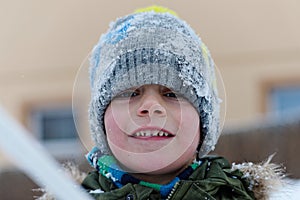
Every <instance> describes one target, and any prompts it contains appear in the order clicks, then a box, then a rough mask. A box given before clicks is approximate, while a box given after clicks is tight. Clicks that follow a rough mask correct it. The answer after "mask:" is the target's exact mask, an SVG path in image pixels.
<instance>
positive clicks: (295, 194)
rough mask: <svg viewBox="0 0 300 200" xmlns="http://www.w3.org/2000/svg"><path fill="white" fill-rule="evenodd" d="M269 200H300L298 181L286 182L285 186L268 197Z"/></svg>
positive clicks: (299, 184) (299, 180)
mask: <svg viewBox="0 0 300 200" xmlns="http://www.w3.org/2000/svg"><path fill="white" fill-rule="evenodd" d="M270 199H271V200H300V179H298V180H287V183H286V185H285V186H284V187H283V188H282V189H281V190H280V191H278V192H274V193H273V194H272V195H271V196H270Z"/></svg>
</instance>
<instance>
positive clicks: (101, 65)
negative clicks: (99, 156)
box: [89, 7, 220, 157]
mask: <svg viewBox="0 0 300 200" xmlns="http://www.w3.org/2000/svg"><path fill="white" fill-rule="evenodd" d="M154 8H155V9H153V7H152V8H150V9H146V10H142V12H139V13H134V14H130V15H128V16H125V17H122V18H119V19H117V20H116V22H114V23H111V25H110V28H109V30H108V31H107V32H106V33H105V34H103V35H102V36H101V37H100V40H99V42H98V43H97V44H96V46H95V47H94V49H93V51H92V55H91V58H90V82H91V102H90V107H89V119H90V128H91V133H92V137H93V139H94V141H95V143H96V145H97V147H98V148H99V149H100V150H101V152H102V153H103V154H110V150H109V148H108V144H107V139H106V136H105V128H104V113H105V110H106V108H107V106H108V105H109V104H110V102H111V100H112V98H114V97H115V96H116V95H117V94H118V93H119V92H121V91H124V90H126V89H128V88H131V87H139V86H142V85H146V84H160V85H163V86H165V87H168V88H170V89H172V90H174V91H175V92H177V93H179V94H181V95H183V96H184V97H185V98H186V99H187V100H188V101H189V102H190V103H191V104H192V105H193V106H194V107H195V108H196V110H197V111H198V113H199V116H200V122H201V142H200V144H199V148H198V149H199V157H202V156H203V155H205V154H207V153H208V152H209V151H211V150H213V149H214V145H215V144H216V142H217V140H218V138H219V135H220V130H219V111H220V107H219V103H220V100H219V98H218V93H217V87H216V79H215V72H214V70H215V69H214V68H215V65H214V62H213V60H212V58H211V56H210V53H209V51H208V49H207V47H206V46H205V44H204V43H203V42H202V41H201V39H200V38H199V37H198V36H197V35H196V34H195V32H194V31H193V30H192V29H191V27H190V26H189V25H188V24H187V23H186V22H184V21H182V20H181V19H179V18H178V17H176V16H175V15H174V14H171V13H170V12H164V10H165V9H161V7H154ZM161 10H163V12H158V11H161Z"/></svg>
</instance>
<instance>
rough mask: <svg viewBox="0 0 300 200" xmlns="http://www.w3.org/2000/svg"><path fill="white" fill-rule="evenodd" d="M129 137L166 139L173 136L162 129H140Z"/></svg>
mask: <svg viewBox="0 0 300 200" xmlns="http://www.w3.org/2000/svg"><path fill="white" fill-rule="evenodd" d="M131 137H133V138H136V139H168V138H172V137H174V135H173V134H171V133H167V132H165V131H162V130H141V131H138V132H136V133H134V134H133V135H132V136H131Z"/></svg>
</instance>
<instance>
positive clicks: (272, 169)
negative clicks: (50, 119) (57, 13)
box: [34, 154, 285, 200]
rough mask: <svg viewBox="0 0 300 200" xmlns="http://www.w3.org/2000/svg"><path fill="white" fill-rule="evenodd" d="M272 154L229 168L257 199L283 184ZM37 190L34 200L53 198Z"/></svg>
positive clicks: (72, 170) (78, 177) (73, 170)
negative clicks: (237, 172) (247, 182)
mask: <svg viewBox="0 0 300 200" xmlns="http://www.w3.org/2000/svg"><path fill="white" fill-rule="evenodd" d="M273 156H274V154H273V155H271V156H269V158H268V159H267V160H266V161H263V162H261V163H258V164H254V163H252V162H245V163H242V164H235V163H233V164H232V168H231V170H232V171H234V170H240V171H241V172H242V173H243V174H244V176H243V177H244V178H246V179H248V180H249V182H250V186H249V188H248V189H249V190H251V191H253V193H254V195H255V198H256V199H258V200H267V199H269V195H270V194H271V193H272V192H274V191H277V190H279V189H280V188H281V187H283V185H284V179H283V178H284V177H285V175H284V168H283V167H282V166H281V165H277V164H274V163H271V160H272V158H273ZM63 166H64V169H65V171H66V172H67V173H69V174H70V175H71V176H72V177H73V178H74V180H75V181H76V182H78V183H79V184H81V182H82V181H83V179H84V178H85V177H86V175H87V174H86V173H83V172H81V171H80V170H79V169H78V166H76V165H75V164H73V163H67V164H64V165H63ZM34 191H37V192H43V193H44V194H43V195H42V196H40V197H35V199H36V200H55V198H54V197H53V195H51V193H50V192H48V191H47V190H45V189H42V188H39V189H34Z"/></svg>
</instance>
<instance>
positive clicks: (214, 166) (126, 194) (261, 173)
mask: <svg viewBox="0 0 300 200" xmlns="http://www.w3.org/2000/svg"><path fill="white" fill-rule="evenodd" d="M271 159H272V156H270V157H269V159H268V160H267V161H265V162H262V163H259V164H254V163H251V162H248V163H243V164H234V163H233V164H232V165H230V164H229V162H228V161H227V160H226V159H224V158H222V157H216V156H215V157H213V156H208V157H204V158H202V159H201V160H202V163H201V165H200V166H199V167H198V168H197V169H196V170H195V171H194V172H193V173H192V174H191V175H190V176H189V178H188V179H187V180H181V181H179V182H178V183H177V184H176V185H175V186H174V187H173V190H172V191H171V192H170V194H169V196H168V197H167V199H180V200H181V199H188V200H189V199H192V200H193V199H200V200H201V199H205V200H208V199H222V200H223V199H259V200H266V199H268V195H269V194H270V192H271V191H274V190H276V186H282V184H283V180H282V178H283V177H284V174H283V171H282V167H281V166H278V165H276V164H273V163H270V161H271ZM65 169H66V171H68V173H69V174H71V176H73V178H74V179H75V180H76V181H77V182H78V183H81V185H82V187H83V188H84V189H85V190H86V191H87V192H89V193H90V195H91V196H93V197H94V198H95V199H97V200H101V199H106V200H110V199H114V200H118V199H124V200H130V199H138V200H142V199H149V200H151V199H161V197H160V193H159V192H158V191H156V190H154V189H152V188H148V187H145V186H142V185H139V184H127V185H125V186H123V187H122V188H117V187H116V186H115V185H114V183H113V182H112V181H111V180H110V179H108V178H106V177H104V176H102V175H100V174H99V173H98V172H97V171H93V172H90V173H89V174H88V175H86V174H85V173H82V172H80V171H79V170H78V168H77V167H76V166H74V165H70V164H68V165H66V166H65ZM279 188H280V187H277V189H279ZM40 190H41V191H44V192H45V193H44V195H42V196H41V197H39V198H38V200H54V199H55V198H54V197H53V196H52V195H51V193H49V192H48V191H45V190H44V189H40Z"/></svg>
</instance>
